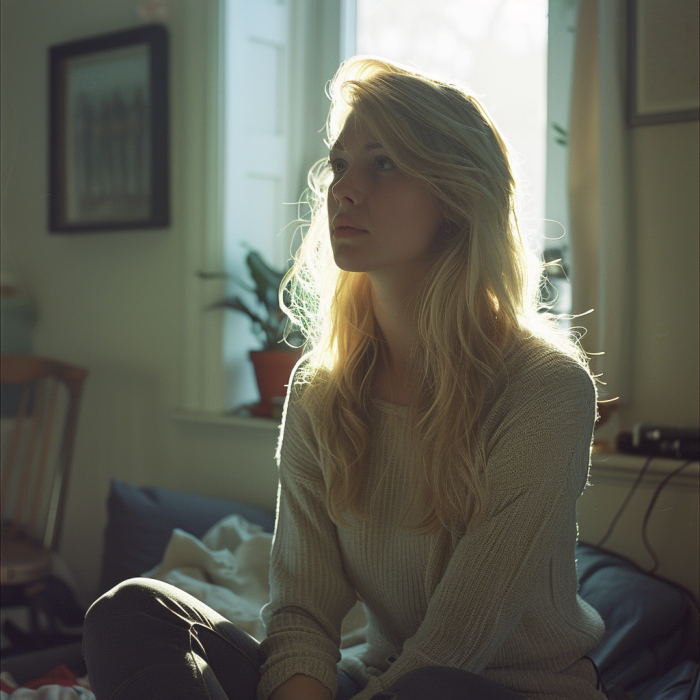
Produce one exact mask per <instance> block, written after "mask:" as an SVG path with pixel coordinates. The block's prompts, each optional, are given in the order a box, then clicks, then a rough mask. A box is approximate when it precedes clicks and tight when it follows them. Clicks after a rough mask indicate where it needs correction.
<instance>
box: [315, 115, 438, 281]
mask: <svg viewBox="0 0 700 700" xmlns="http://www.w3.org/2000/svg"><path fill="white" fill-rule="evenodd" d="M330 164H331V169H332V171H333V182H332V184H331V186H330V188H329V191H328V223H329V228H330V234H331V245H332V247H333V256H334V258H335V262H336V264H337V265H338V267H339V268H341V269H342V270H347V271H350V272H368V273H373V272H379V271H392V272H396V273H399V274H401V276H404V275H409V277H408V279H415V275H419V274H422V273H424V272H425V269H426V267H427V265H428V263H429V262H430V259H431V252H432V245H433V243H434V241H435V239H436V236H437V235H438V234H439V232H440V230H441V229H442V228H443V226H444V224H445V220H444V217H443V214H442V210H441V207H440V203H439V200H438V199H437V197H435V195H433V194H432V193H431V192H429V191H428V190H427V189H426V188H425V187H424V185H423V184H422V183H421V182H420V181H419V180H417V179H416V178H413V177H411V176H409V175H407V174H406V173H403V172H401V171H400V170H399V169H398V167H397V166H396V165H395V164H394V162H393V161H392V160H391V159H390V158H389V156H388V155H387V152H386V150H385V149H384V148H383V147H382V145H381V144H380V143H378V142H377V139H376V138H375V137H374V136H373V135H372V134H371V132H369V131H368V130H367V129H366V128H365V127H364V126H363V125H362V124H361V123H360V122H357V121H355V120H354V119H353V118H352V115H351V116H350V117H349V118H348V120H347V122H346V124H345V128H344V129H343V131H342V133H341V134H340V136H339V138H338V140H337V141H336V143H335V144H334V145H333V148H332V149H331V152H330ZM412 273H413V274H412ZM370 276H372V275H370Z"/></svg>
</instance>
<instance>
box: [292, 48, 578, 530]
mask: <svg viewBox="0 0 700 700" xmlns="http://www.w3.org/2000/svg"><path fill="white" fill-rule="evenodd" d="M329 97H330V100H331V107H330V112H329V116H328V121H327V124H326V130H327V137H328V143H327V145H328V146H329V147H330V146H331V145H332V144H333V143H334V142H335V141H336V139H337V138H338V136H339V134H340V132H341V131H342V129H343V126H344V125H345V122H346V121H347V119H348V116H349V115H350V114H351V113H352V114H353V118H354V119H356V120H357V121H358V122H359V123H362V124H364V125H365V126H366V127H367V128H368V129H369V131H370V132H371V133H372V134H373V135H374V136H375V137H376V138H377V139H378V140H379V142H380V143H381V144H382V146H383V147H384V149H385V150H386V151H387V153H388V155H389V157H390V158H392V160H393V161H394V162H395V163H396V165H397V166H398V168H400V170H402V171H404V172H405V173H407V174H409V175H410V176H413V177H415V178H418V179H419V180H420V181H421V182H422V183H423V185H424V186H425V187H426V188H427V189H428V190H429V191H430V192H432V193H433V194H434V195H435V196H436V197H437V198H438V200H439V202H440V204H441V206H442V210H443V214H444V217H445V220H446V226H445V233H444V235H443V239H442V241H441V243H442V245H441V248H440V252H439V255H438V257H437V259H436V261H435V263H434V264H433V265H432V267H431V269H430V270H429V272H428V274H427V276H426V277H425V279H424V280H423V281H422V283H421V285H420V287H419V288H418V289H417V290H416V293H415V313H416V314H417V321H418V328H419V335H418V337H417V338H416V340H415V343H414V347H413V350H412V356H411V357H412V361H411V363H410V370H409V371H410V373H411V376H410V381H411V386H413V387H414V391H413V392H412V395H413V396H414V399H413V403H412V408H413V409H414V410H413V411H412V415H413V416H414V418H413V421H414V423H413V430H412V435H413V440H414V448H415V449H416V451H417V454H418V455H419V456H420V459H419V460H418V461H419V463H420V464H421V468H420V470H419V471H420V474H419V477H418V479H417V480H416V481H415V490H414V498H415V495H416V493H417V492H418V490H420V492H421V494H422V499H421V500H422V501H423V503H424V512H423V517H422V518H421V519H419V522H418V524H417V525H414V526H412V527H416V528H417V529H418V530H419V531H420V532H421V533H423V534H430V533H433V532H436V531H437V530H438V529H440V528H443V527H444V528H448V529H449V530H450V531H452V532H455V531H459V532H466V531H468V530H469V529H470V528H471V527H473V526H475V525H476V524H477V523H478V522H479V521H480V520H481V519H482V518H483V516H484V513H485V510H486V506H487V503H488V499H489V492H488V491H489V489H488V481H487V479H486V473H485V462H486V457H485V454H484V448H483V444H482V442H481V440H480V437H481V426H482V421H483V416H484V408H485V404H486V401H487V392H488V391H489V388H490V387H493V386H494V383H495V380H496V376H497V374H498V373H499V370H501V369H502V368H503V366H504V357H505V353H506V352H507V350H508V348H509V346H510V345H511V344H512V343H513V342H515V341H516V339H517V338H522V337H527V336H532V335H536V336H538V337H540V338H544V339H546V340H547V341H549V342H551V343H552V344H553V345H555V346H557V347H559V348H560V349H561V350H563V351H564V352H566V353H567V354H569V355H570V356H572V357H575V358H576V359H577V360H578V361H579V362H580V363H581V364H582V365H583V366H586V358H585V355H584V354H583V353H582V351H581V350H580V348H579V346H578V345H577V343H576V342H575V340H574V339H573V338H571V337H569V336H568V335H564V333H563V332H562V331H559V330H558V328H557V325H556V323H555V322H554V320H553V318H552V316H551V315H550V314H548V313H542V309H541V308H540V306H539V303H538V299H539V294H538V292H539V288H540V283H541V279H542V265H541V262H540V261H539V259H538V257H537V256H536V255H535V254H534V253H532V252H530V251H529V250H528V248H527V246H526V245H525V242H524V241H523V238H522V236H521V233H520V229H519V227H518V221H517V217H516V212H515V182H514V177H513V170H512V167H511V163H510V161H509V156H508V152H507V149H506V146H505V144H504V141H503V139H502V138H501V136H500V135H499V133H498V131H497V129H496V127H495V126H494V124H493V122H492V121H491V119H490V118H489V116H488V114H487V112H486V110H485V109H484V107H483V106H482V105H481V104H479V102H478V101H477V100H476V99H475V98H474V97H473V96H471V95H469V94H468V93H467V91H466V90H465V89H464V88H463V87H462V86H460V85H459V84H458V83H447V82H443V81H440V80H436V79H433V78H431V77H428V76H427V75H424V74H421V73H419V72H418V71H416V70H413V69H409V68H406V67H403V66H400V65H397V64H394V63H391V62H389V61H386V60H383V59H377V58H372V57H362V56H356V57H354V58H351V59H348V60H347V61H345V62H344V63H343V64H342V65H341V66H340V68H339V69H338V71H337V73H336V75H335V77H334V78H333V80H332V81H331V83H330V88H329ZM331 180H332V173H331V172H330V168H329V165H328V162H327V161H319V162H318V163H316V164H315V165H314V167H313V168H312V169H311V171H310V173H309V190H307V195H308V197H307V201H308V205H309V207H310V218H309V220H308V221H309V223H307V225H306V227H305V231H304V232H303V234H304V235H303V238H302V242H301V245H300V246H299V248H298V250H297V252H296V254H295V262H294V265H293V266H292V268H291V269H290V271H289V273H288V274H287V276H286V278H285V280H284V281H283V283H282V288H281V289H285V288H288V291H289V292H290V298H291V302H290V304H289V305H288V306H286V307H284V308H285V311H286V313H287V315H288V316H289V317H290V319H291V321H293V322H294V323H295V324H298V325H299V326H301V327H302V328H303V329H304V332H305V334H306V336H307V339H308V340H307V344H306V350H307V355H306V357H305V361H304V362H303V363H302V364H301V365H300V368H299V370H298V371H297V373H296V375H295V376H296V379H295V385H304V391H303V392H302V396H301V405H302V407H303V408H305V409H306V410H308V411H310V412H313V414H314V415H315V418H316V420H315V430H316V434H317V437H318V440H319V442H320V445H321V448H322V452H323V459H322V465H323V469H324V477H325V482H326V507H327V509H328V513H329V515H330V517H331V518H332V519H333V521H334V522H335V523H336V524H337V525H340V526H344V525H348V521H347V518H346V517H345V516H347V515H350V516H352V517H354V518H357V519H358V520H365V519H366V518H367V517H368V516H367V514H366V512H364V511H363V509H362V508H361V507H360V500H361V494H362V487H363V483H364V482H365V474H366V470H367V467H368V457H369V446H370V438H371V433H372V418H371V406H372V396H371V395H370V387H371V385H372V377H373V373H374V370H375V368H376V367H377V364H378V362H379V361H380V359H381V357H382V352H383V340H382V338H381V333H380V332H379V329H378V326H377V323H376V320H375V316H374V312H373V307H372V301H371V282H370V280H369V277H368V275H367V274H366V273H358V272H347V271H343V270H340V269H339V268H338V267H337V266H336V264H335V261H334V259H333V253H332V249H331V243H330V233H329V229H328V214H327V209H326V203H327V197H328V192H329V185H330V183H331ZM280 299H281V300H282V293H281V292H280ZM293 388H294V387H290V390H292V389H293ZM412 503H413V501H412Z"/></svg>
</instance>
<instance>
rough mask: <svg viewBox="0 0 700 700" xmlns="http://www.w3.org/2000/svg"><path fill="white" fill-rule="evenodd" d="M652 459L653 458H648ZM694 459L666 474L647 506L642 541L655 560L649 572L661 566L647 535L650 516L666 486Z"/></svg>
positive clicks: (651, 572)
mask: <svg viewBox="0 0 700 700" xmlns="http://www.w3.org/2000/svg"><path fill="white" fill-rule="evenodd" d="M648 461H651V460H648ZM692 461H693V460H692V459H689V460H687V461H686V462H684V463H683V464H681V466H680V467H678V468H677V469H674V470H673V471H672V472H671V473H670V474H668V475H667V476H666V478H665V479H664V480H663V481H662V482H661V483H660V484H659V485H658V486H657V487H656V491H654V495H653V496H652V498H651V502H650V503H649V507H648V508H647V512H646V513H645V514H644V523H643V525H642V542H644V547H645V548H646V550H647V552H649V555H650V556H651V558H652V559H653V560H654V566H653V567H652V568H651V569H649V571H648V572H647V573H650V574H653V573H654V572H655V571H656V570H657V569H658V568H659V558H658V557H657V556H656V552H655V551H654V550H653V548H652V546H651V544H649V539H648V537H647V525H648V524H649V518H650V517H651V511H652V509H653V508H654V504H655V503H656V499H657V498H658V497H659V494H660V493H661V491H662V490H663V488H664V486H666V484H667V483H668V482H669V481H670V480H671V479H672V478H673V477H674V476H676V474H679V473H680V472H682V471H683V470H684V469H685V468H686V467H687V466H688V465H689V464H690V463H691V462H692Z"/></svg>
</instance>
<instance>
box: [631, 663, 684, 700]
mask: <svg viewBox="0 0 700 700" xmlns="http://www.w3.org/2000/svg"><path fill="white" fill-rule="evenodd" d="M693 686H694V688H695V690H694V691H693V692H694V694H691V688H692V687H693ZM634 697H635V698H636V700H698V664H697V662H695V661H690V660H688V661H683V662H682V663H680V664H678V665H677V666H674V667H673V668H672V669H671V670H670V671H668V672H667V673H664V675H663V676H661V678H658V679H655V680H652V681H650V682H649V683H648V684H646V686H645V687H644V688H638V689H637V691H636V692H635V695H634Z"/></svg>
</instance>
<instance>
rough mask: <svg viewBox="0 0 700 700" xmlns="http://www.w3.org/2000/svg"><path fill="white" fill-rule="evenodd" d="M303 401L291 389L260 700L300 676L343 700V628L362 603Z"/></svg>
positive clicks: (281, 461)
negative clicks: (346, 566) (345, 560)
mask: <svg viewBox="0 0 700 700" xmlns="http://www.w3.org/2000/svg"><path fill="white" fill-rule="evenodd" d="M297 398H298V392H297V390H296V389H295V388H294V387H292V388H290V391H289V393H288V397H287V402H286V405H285V410H284V416H283V421H282V429H281V433H280V442H279V446H278V452H277V459H278V464H279V470H280V480H279V490H278V501H277V521H276V524H275V534H274V539H273V543H272V554H271V561H270V602H269V603H268V604H267V605H266V606H265V607H264V608H263V611H262V618H263V622H264V623H265V627H266V629H267V637H266V639H265V640H264V641H263V642H262V645H261V650H262V653H263V656H264V658H265V661H264V663H263V665H262V667H261V679H260V682H259V684H258V700H267V698H268V697H269V696H270V694H271V693H272V692H273V691H274V690H275V689H276V688H277V687H279V686H280V685H281V684H282V683H284V682H285V681H286V680H288V679H289V678H291V677H292V676H293V675H295V674H297V673H302V674H305V675H307V676H312V677H313V678H316V679H317V680H318V681H320V682H321V683H322V684H323V685H324V686H325V687H326V688H328V689H329V690H330V691H331V694H332V696H335V693H336V690H337V662H338V661H339V660H340V652H339V645H340V628H341V624H342V620H343V618H344V617H345V614H346V613H347V612H348V610H349V609H350V608H351V607H352V606H353V605H354V603H355V602H356V598H357V596H356V593H355V589H354V588H353V587H352V585H351V584H350V583H349V581H348V580H347V578H346V576H345V573H344V570H343V565H342V561H341V556H340V551H339V547H338V540H337V534H336V526H335V524H334V523H333V522H332V521H331V519H330V518H329V517H328V513H327V510H326V507H325V502H324V499H325V483H324V479H323V475H322V473H321V468H320V458H319V449H318V444H317V442H316V441H315V439H314V435H313V430H312V427H311V424H310V421H309V417H308V415H307V414H306V412H305V411H304V410H303V409H301V408H300V407H299V406H298V404H297Z"/></svg>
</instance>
